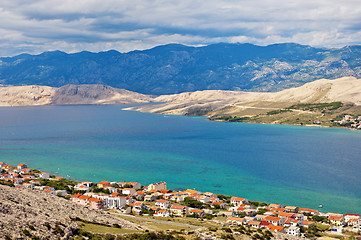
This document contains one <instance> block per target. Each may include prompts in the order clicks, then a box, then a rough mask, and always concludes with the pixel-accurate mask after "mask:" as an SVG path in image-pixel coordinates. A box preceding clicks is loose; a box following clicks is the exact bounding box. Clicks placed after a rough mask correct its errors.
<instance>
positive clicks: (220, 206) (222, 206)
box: [211, 202, 227, 209]
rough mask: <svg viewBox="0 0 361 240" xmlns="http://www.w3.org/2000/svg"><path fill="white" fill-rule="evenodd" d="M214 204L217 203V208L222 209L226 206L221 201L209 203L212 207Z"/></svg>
mask: <svg viewBox="0 0 361 240" xmlns="http://www.w3.org/2000/svg"><path fill="white" fill-rule="evenodd" d="M215 205H218V206H219V208H222V209H226V208H227V204H225V203H221V202H212V203H211V206H212V207H215Z"/></svg>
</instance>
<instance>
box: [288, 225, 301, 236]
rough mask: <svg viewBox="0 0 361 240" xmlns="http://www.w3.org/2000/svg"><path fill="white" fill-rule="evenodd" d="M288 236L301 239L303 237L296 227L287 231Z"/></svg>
mask: <svg viewBox="0 0 361 240" xmlns="http://www.w3.org/2000/svg"><path fill="white" fill-rule="evenodd" d="M287 234H289V235H292V236H296V237H299V236H301V232H300V228H298V227H296V226H291V227H289V228H288V229H287Z"/></svg>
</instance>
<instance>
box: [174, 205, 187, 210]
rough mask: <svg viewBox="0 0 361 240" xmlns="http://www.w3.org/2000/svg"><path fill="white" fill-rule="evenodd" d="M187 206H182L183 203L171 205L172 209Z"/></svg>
mask: <svg viewBox="0 0 361 240" xmlns="http://www.w3.org/2000/svg"><path fill="white" fill-rule="evenodd" d="M183 208H185V206H182V205H172V206H171V209H183Z"/></svg>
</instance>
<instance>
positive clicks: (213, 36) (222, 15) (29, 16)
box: [0, 0, 361, 56]
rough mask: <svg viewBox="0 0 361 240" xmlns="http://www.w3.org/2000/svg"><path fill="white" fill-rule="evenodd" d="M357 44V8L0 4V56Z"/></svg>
mask: <svg viewBox="0 0 361 240" xmlns="http://www.w3.org/2000/svg"><path fill="white" fill-rule="evenodd" d="M219 42H228V43H237V42H239V43H253V44H257V45H269V44H273V43H283V42H294V43H299V44H304V45H310V46H314V47H328V48H331V47H343V46H346V45H356V44H361V2H360V1H359V0H288V1H285V0H202V1H201V0H178V1H174V0H131V1H130V0H1V2H0V56H14V55H17V54H20V53H30V54H39V53H41V52H44V51H53V50H61V51H65V52H68V53H71V52H79V51H91V52H99V51H107V50H110V49H115V50H117V51H120V52H129V51H132V50H143V49H149V48H152V47H154V46H158V45H163V44H168V43H180V44H184V45H190V46H203V45H209V44H212V43H219Z"/></svg>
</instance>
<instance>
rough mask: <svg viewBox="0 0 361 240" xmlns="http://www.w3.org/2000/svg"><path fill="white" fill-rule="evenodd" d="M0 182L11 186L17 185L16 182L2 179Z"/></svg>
mask: <svg viewBox="0 0 361 240" xmlns="http://www.w3.org/2000/svg"><path fill="white" fill-rule="evenodd" d="M0 184H1V185H6V186H9V187H15V185H14V183H13V182H11V181H6V180H0Z"/></svg>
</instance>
